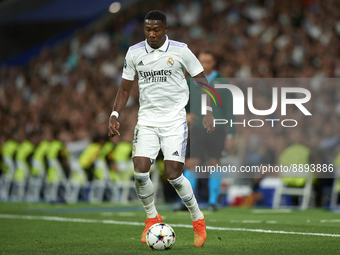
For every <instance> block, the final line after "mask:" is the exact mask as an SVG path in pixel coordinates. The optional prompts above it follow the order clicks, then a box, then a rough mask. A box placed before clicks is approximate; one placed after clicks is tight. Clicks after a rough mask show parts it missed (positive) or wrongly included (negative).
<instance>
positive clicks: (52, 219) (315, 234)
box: [0, 214, 340, 237]
mask: <svg viewBox="0 0 340 255" xmlns="http://www.w3.org/2000/svg"><path fill="white" fill-rule="evenodd" d="M0 218H3V219H23V220H46V221H62V222H81V223H103V224H116V225H133V226H143V225H144V224H143V223H142V222H128V221H115V220H93V219H80V218H64V217H54V216H32V215H11V214H0ZM170 225H171V226H172V227H182V228H192V225H186V224H170ZM207 229H210V230H224V231H243V232H257V233H268V234H289V235H307V236H328V237H340V234H324V233H308V232H287V231H277V230H265V229H247V228H221V227H211V226H207Z"/></svg>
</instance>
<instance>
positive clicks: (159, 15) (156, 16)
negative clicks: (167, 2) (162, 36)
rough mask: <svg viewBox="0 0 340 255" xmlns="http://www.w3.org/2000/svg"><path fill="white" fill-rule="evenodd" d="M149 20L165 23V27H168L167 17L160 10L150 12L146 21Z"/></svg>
mask: <svg viewBox="0 0 340 255" xmlns="http://www.w3.org/2000/svg"><path fill="white" fill-rule="evenodd" d="M147 19H151V20H160V21H162V22H163V24H164V25H166V16H165V14H164V12H161V11H158V10H153V11H150V12H148V14H146V16H145V18H144V21H145V20H147Z"/></svg>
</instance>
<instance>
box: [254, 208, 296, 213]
mask: <svg viewBox="0 0 340 255" xmlns="http://www.w3.org/2000/svg"><path fill="white" fill-rule="evenodd" d="M291 212H292V209H255V210H252V213H291Z"/></svg>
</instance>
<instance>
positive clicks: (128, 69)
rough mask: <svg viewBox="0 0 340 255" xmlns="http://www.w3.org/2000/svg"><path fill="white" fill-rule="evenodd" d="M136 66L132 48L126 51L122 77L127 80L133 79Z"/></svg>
mask: <svg viewBox="0 0 340 255" xmlns="http://www.w3.org/2000/svg"><path fill="white" fill-rule="evenodd" d="M135 74H136V68H135V65H134V62H133V57H132V53H131V50H130V49H129V50H128V52H127V53H126V56H125V59H124V66H123V74H122V78H123V79H125V80H129V81H133V80H134V79H135Z"/></svg>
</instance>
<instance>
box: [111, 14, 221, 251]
mask: <svg viewBox="0 0 340 255" xmlns="http://www.w3.org/2000/svg"><path fill="white" fill-rule="evenodd" d="M168 28H169V27H168V25H167V22H166V16H165V15H164V13H163V12H161V11H156V10H155V11H151V12H149V13H148V14H147V15H146V16H145V19H144V33H145V37H146V39H145V41H142V42H140V43H138V44H135V45H133V46H131V47H130V48H129V50H128V52H127V54H126V58H125V61H124V67H123V75H122V82H121V86H120V88H119V91H118V93H117V97H116V100H115V103H114V106H113V111H112V113H111V116H110V120H109V127H108V135H109V136H110V137H112V136H115V135H120V134H119V126H120V124H119V122H118V117H119V114H120V113H121V112H122V110H123V108H124V107H125V105H126V102H127V100H128V97H129V93H130V89H131V86H132V82H133V80H134V77H135V74H136V73H137V75H138V85H139V92H140V96H139V103H140V108H139V112H138V122H137V125H136V127H135V130H134V138H133V142H132V144H133V152H132V157H133V163H134V178H135V186H136V191H137V194H138V197H139V199H140V201H141V203H142V205H143V207H144V209H145V211H146V214H147V220H146V221H145V225H146V226H145V230H144V232H143V233H142V238H141V241H142V242H143V243H145V242H146V233H147V230H148V229H149V227H150V226H152V225H153V224H155V223H158V222H162V218H161V216H160V215H159V213H158V212H157V210H156V207H155V205H154V188H153V184H152V182H151V180H150V178H149V170H150V166H151V164H152V163H153V161H154V160H155V158H156V157H157V155H158V152H159V150H160V149H161V150H162V152H163V154H164V168H165V173H166V176H167V179H168V181H169V182H170V184H171V185H172V186H173V187H174V188H175V190H176V192H177V194H178V195H179V197H180V198H181V199H182V200H183V202H184V204H185V205H186V206H187V208H188V210H189V211H190V214H191V219H192V224H193V228H194V245H195V246H196V247H200V246H202V245H203V244H204V242H205V240H206V237H207V233H206V225H205V220H204V215H203V213H202V212H201V211H200V209H199V207H198V204H197V201H196V198H195V196H194V193H193V190H192V188H191V185H190V182H189V181H188V180H187V178H185V177H184V176H183V174H182V166H183V163H184V160H185V151H186V145H187V134H188V128H187V122H186V112H185V106H186V104H187V102H188V98H189V89H188V85H187V83H186V79H185V70H187V71H188V73H189V74H190V75H191V76H192V77H193V78H195V80H197V81H203V82H204V83H208V81H207V80H206V78H205V76H204V74H203V67H202V65H201V64H200V62H199V61H198V59H197V58H196V57H195V55H194V54H193V53H192V52H191V51H190V50H189V48H188V47H187V45H186V44H184V43H181V42H177V41H173V40H170V39H169V38H168V36H167V35H166V33H167V31H168ZM207 98H209V97H207ZM198 100H199V99H198ZM207 105H208V106H209V105H211V100H209V101H208V102H207ZM213 121H214V118H213V115H212V112H210V111H207V114H206V115H205V116H204V119H203V126H204V127H205V128H206V130H207V131H206V132H208V133H211V132H212V131H214V127H213Z"/></svg>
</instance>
